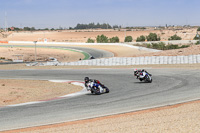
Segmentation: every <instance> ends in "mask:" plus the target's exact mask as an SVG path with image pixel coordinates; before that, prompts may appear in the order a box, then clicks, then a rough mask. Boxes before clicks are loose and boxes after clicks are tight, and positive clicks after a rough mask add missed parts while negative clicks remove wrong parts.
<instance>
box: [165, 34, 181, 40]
mask: <svg viewBox="0 0 200 133" xmlns="http://www.w3.org/2000/svg"><path fill="white" fill-rule="evenodd" d="M168 40H182V38H181V37H179V36H177V35H173V36H171V37H170V38H168Z"/></svg>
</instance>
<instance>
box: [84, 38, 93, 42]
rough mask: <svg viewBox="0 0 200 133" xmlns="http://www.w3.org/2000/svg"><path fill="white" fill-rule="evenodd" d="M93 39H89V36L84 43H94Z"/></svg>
mask: <svg viewBox="0 0 200 133" xmlns="http://www.w3.org/2000/svg"><path fill="white" fill-rule="evenodd" d="M94 42H95V40H93V39H91V38H88V40H87V42H86V43H94Z"/></svg>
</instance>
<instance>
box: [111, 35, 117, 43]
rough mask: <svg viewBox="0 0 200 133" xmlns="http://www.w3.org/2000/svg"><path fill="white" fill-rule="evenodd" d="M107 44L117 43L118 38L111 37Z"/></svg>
mask: <svg viewBox="0 0 200 133" xmlns="http://www.w3.org/2000/svg"><path fill="white" fill-rule="evenodd" d="M109 42H110V43H118V42H119V37H117V36H116V37H112V38H110V39H109Z"/></svg>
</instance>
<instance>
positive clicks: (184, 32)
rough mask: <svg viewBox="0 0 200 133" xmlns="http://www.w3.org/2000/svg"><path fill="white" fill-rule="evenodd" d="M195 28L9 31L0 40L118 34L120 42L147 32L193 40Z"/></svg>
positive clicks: (67, 39) (71, 38)
mask: <svg viewBox="0 0 200 133" xmlns="http://www.w3.org/2000/svg"><path fill="white" fill-rule="evenodd" d="M196 31H197V28H190V29H188V28H185V29H179V30H175V29H165V30H155V29H147V30H138V31H135V30H134V31H125V29H121V31H118V30H110V29H109V30H65V31H36V32H24V31H22V32H10V33H9V36H8V37H7V38H3V37H2V36H1V35H0V41H43V40H44V39H45V38H46V39H48V41H50V42H52V41H53V42H54V41H55V42H86V41H87V40H88V38H91V39H94V40H96V37H97V36H98V35H102V34H104V35H105V36H107V37H109V38H111V37H115V36H118V37H119V39H120V42H124V38H125V36H132V37H133V41H136V39H137V37H139V36H141V35H144V36H147V35H149V33H156V34H157V35H158V36H160V37H161V40H162V41H167V40H168V38H169V37H171V36H173V35H175V34H177V35H178V36H180V37H181V38H182V39H183V40H193V38H194V37H195V35H196Z"/></svg>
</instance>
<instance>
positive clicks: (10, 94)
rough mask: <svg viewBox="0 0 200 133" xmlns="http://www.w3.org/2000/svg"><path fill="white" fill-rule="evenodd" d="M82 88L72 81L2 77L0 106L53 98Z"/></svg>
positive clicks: (0, 80) (0, 81)
mask: <svg viewBox="0 0 200 133" xmlns="http://www.w3.org/2000/svg"><path fill="white" fill-rule="evenodd" d="M82 89H83V88H82V87H80V86H75V85H72V84H71V83H54V82H50V81H37V80H15V79H0V106H5V105H11V104H19V103H24V102H31V101H40V100H47V99H52V98H55V97H58V96H64V95H66V94H70V93H74V92H78V91H80V90H82Z"/></svg>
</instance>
